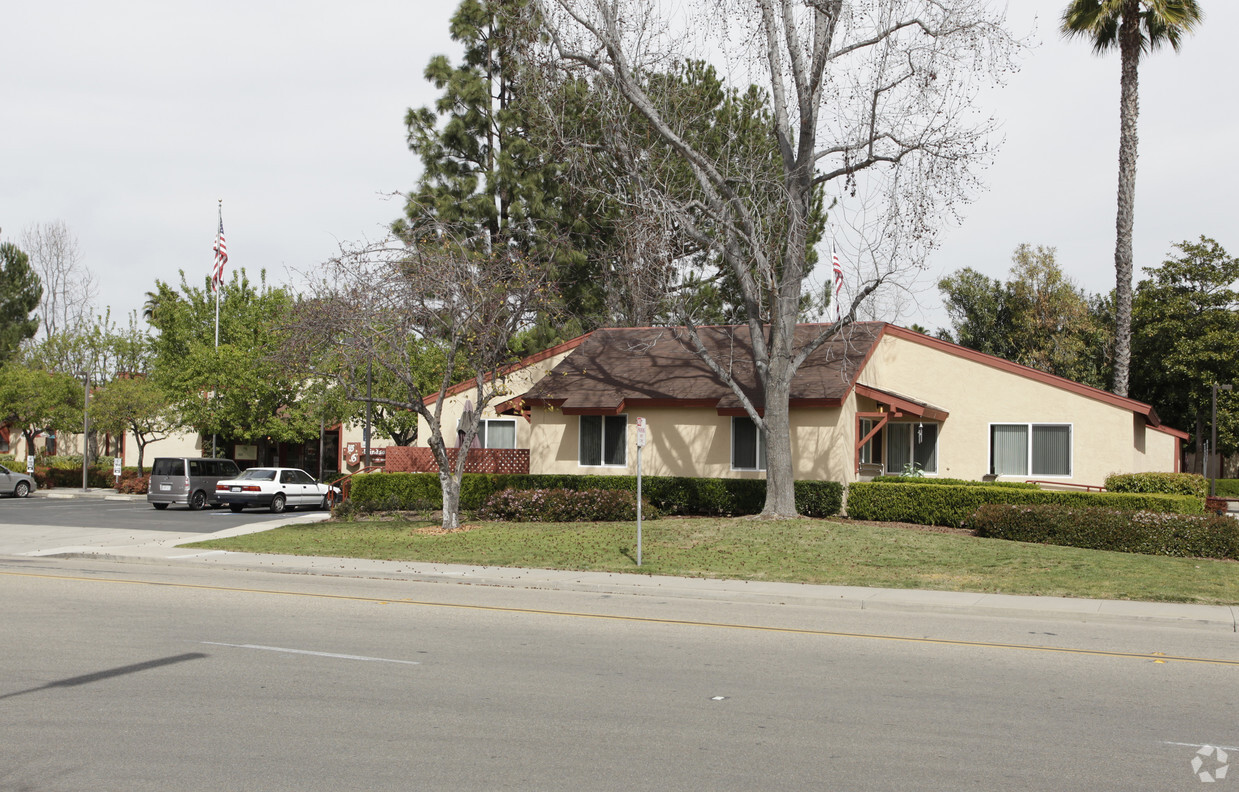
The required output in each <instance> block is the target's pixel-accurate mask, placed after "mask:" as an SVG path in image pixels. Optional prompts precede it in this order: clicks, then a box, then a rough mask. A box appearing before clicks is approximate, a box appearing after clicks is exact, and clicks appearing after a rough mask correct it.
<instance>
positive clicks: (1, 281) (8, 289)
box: [0, 242, 43, 364]
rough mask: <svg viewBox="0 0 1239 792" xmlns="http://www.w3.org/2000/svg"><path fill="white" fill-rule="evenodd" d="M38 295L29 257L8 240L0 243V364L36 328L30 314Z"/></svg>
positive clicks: (36, 321) (36, 322)
mask: <svg viewBox="0 0 1239 792" xmlns="http://www.w3.org/2000/svg"><path fill="white" fill-rule="evenodd" d="M42 297H43V285H42V284H41V283H40V282H39V276H38V275H36V274H35V271H34V269H33V268H32V267H31V266H30V258H29V257H28V256H27V255H26V254H25V253H23V252H22V251H21V249H19V248H18V247H17V246H16V245H14V244H13V243H12V242H0V364H3V363H4V362H5V361H7V360H10V359H12V358H13V356H14V355H16V354H17V350H18V348H19V347H20V346H21V343H22V341H25V340H26V339H27V338H33V337H34V334H35V333H37V332H38V331H39V317H38V316H32V315H31V314H32V313H33V312H34V310H35V309H36V308H38V307H39V300H40V299H42Z"/></svg>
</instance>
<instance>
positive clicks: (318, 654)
mask: <svg viewBox="0 0 1239 792" xmlns="http://www.w3.org/2000/svg"><path fill="white" fill-rule="evenodd" d="M199 643H204V644H209V645H210V646H230V647H232V648H233V649H262V650H263V651H265V652H287V653H288V654H303V655H314V656H315V657H334V658H336V659H337V660H363V661H366V662H371V663H400V664H401V665H421V663H419V662H417V661H416V660H389V659H388V658H386V657H366V656H365V655H349V654H333V653H332V652H311V651H309V650H308V649H285V648H283V647H279V646H259V645H257V644H230V643H220V642H219V641H199Z"/></svg>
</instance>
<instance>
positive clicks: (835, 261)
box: [220, 226, 843, 319]
mask: <svg viewBox="0 0 1239 792" xmlns="http://www.w3.org/2000/svg"><path fill="white" fill-rule="evenodd" d="M220 228H221V230H220V235H221V236H220V239H223V233H224V232H223V230H222V229H223V227H222V226H221V227H220ZM830 262H831V264H832V265H833V266H834V268H835V318H836V319H838V318H839V316H840V315H841V313H840V312H841V311H842V307H841V306H840V305H839V290H840V289H842V288H843V267H842V265H840V264H839V251H837V250H835V246H834V245H831V246H830Z"/></svg>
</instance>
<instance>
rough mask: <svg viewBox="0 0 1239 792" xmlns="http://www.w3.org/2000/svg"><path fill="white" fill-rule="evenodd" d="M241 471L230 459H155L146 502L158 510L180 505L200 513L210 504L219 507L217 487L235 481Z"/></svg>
mask: <svg viewBox="0 0 1239 792" xmlns="http://www.w3.org/2000/svg"><path fill="white" fill-rule="evenodd" d="M240 472H241V469H240V468H238V467H237V463H236V462H233V461H232V460H231V459H194V458H191V457H156V458H155V461H154V463H153V464H151V480H150V486H148V487H147V491H146V501H147V503H149V504H150V505H152V506H154V507H155V508H156V509H166V508H168V507H169V506H171V505H172V504H174V503H179V504H182V505H185V506H188V507H189V508H191V509H193V510H194V511H197V510H198V509H201V508H203V507H205V506H206V505H207V504H210V505H212V506H218V505H220V500H219V497H218V496H217V495H216V494H215V484H216V482H218V481H220V480H221V479H229V478H233V477H235V476H236V475H237V474H238V473H240Z"/></svg>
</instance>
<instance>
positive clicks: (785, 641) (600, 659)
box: [0, 558, 1239, 791]
mask: <svg viewBox="0 0 1239 792" xmlns="http://www.w3.org/2000/svg"><path fill="white" fill-rule="evenodd" d="M0 602H2V603H3V606H2V608H0V624H2V626H3V630H2V634H3V635H4V640H3V641H0V670H2V672H3V673H0V789H13V790H17V789H30V790H44V789H48V790H52V789H54V790H96V789H126V790H204V789H245V790H260V789H262V790H340V789H367V790H371V789H392V790H396V789H399V790H410V789H435V790H498V789H521V790H525V789H536V790H613V789H614V790H626V791H627V790H647V789H648V790H755V789H787V790H805V789H821V790H900V789H915V790H961V789H977V790H997V789H1020V790H1072V789H1080V790H1085V789H1087V790H1097V789H1116V790H1118V789H1122V790H1133V789H1136V790H1140V789H1158V790H1173V789H1197V788H1199V785H1200V783H1201V781H1200V780H1199V779H1198V777H1197V776H1196V774H1195V772H1194V771H1193V769H1192V766H1191V762H1192V760H1193V758H1195V757H1198V756H1199V754H1198V752H1199V751H1201V750H1203V749H1204V746H1206V745H1208V746H1211V747H1212V746H1219V745H1220V746H1222V747H1223V750H1224V751H1227V752H1230V751H1234V754H1233V756H1234V759H1235V763H1236V764H1239V748H1234V746H1237V745H1239V718H1237V717H1236V712H1237V711H1239V710H1237V705H1239V639H1237V638H1236V636H1235V634H1233V633H1228V632H1223V631H1219V630H1192V629H1183V628H1168V627H1157V626H1142V625H1104V624H1089V623H1081V622H1078V621H1077V622H1071V623H1066V622H1064V623H1052V622H1041V621H1034V620H1030V619H992V618H980V617H959V616H945V615H939V614H928V613H926V614H915V613H889V612H877V611H858V610H840V609H832V608H823V607H797V606H789V605H771V604H757V603H735V602H732V603H729V602H714V601H700V600H691V599H674V598H669V599H666V600H662V599H659V598H657V597H654V596H641V597H623V596H607V595H598V594H587V593H580V592H565V591H537V590H510V589H497V588H492V587H484V586H459V585H450V584H442V583H439V584H430V583H414V582H408V581H384V580H358V579H351V578H330V577H317V576H299V575H271V574H264V573H255V572H240V571H231V570H223V569H201V568H197V567H188V566H164V565H159V564H153V563H151V564H122V563H108V562H101V561H87V560H81V559H77V560H64V559H25V560H21V559H14V558H0ZM1200 758H1201V762H1200V769H1201V771H1203V772H1209V773H1219V772H1220V770H1221V768H1222V766H1223V763H1222V762H1219V761H1218V758H1217V754H1216V751H1213V750H1212V749H1211V751H1210V754H1209V756H1207V757H1200ZM1228 761H1229V758H1228ZM1236 772H1237V773H1239V770H1237V771H1236ZM1227 781H1228V782H1229V783H1232V784H1234V783H1239V779H1227ZM1221 788H1224V786H1223V787H1221Z"/></svg>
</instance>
